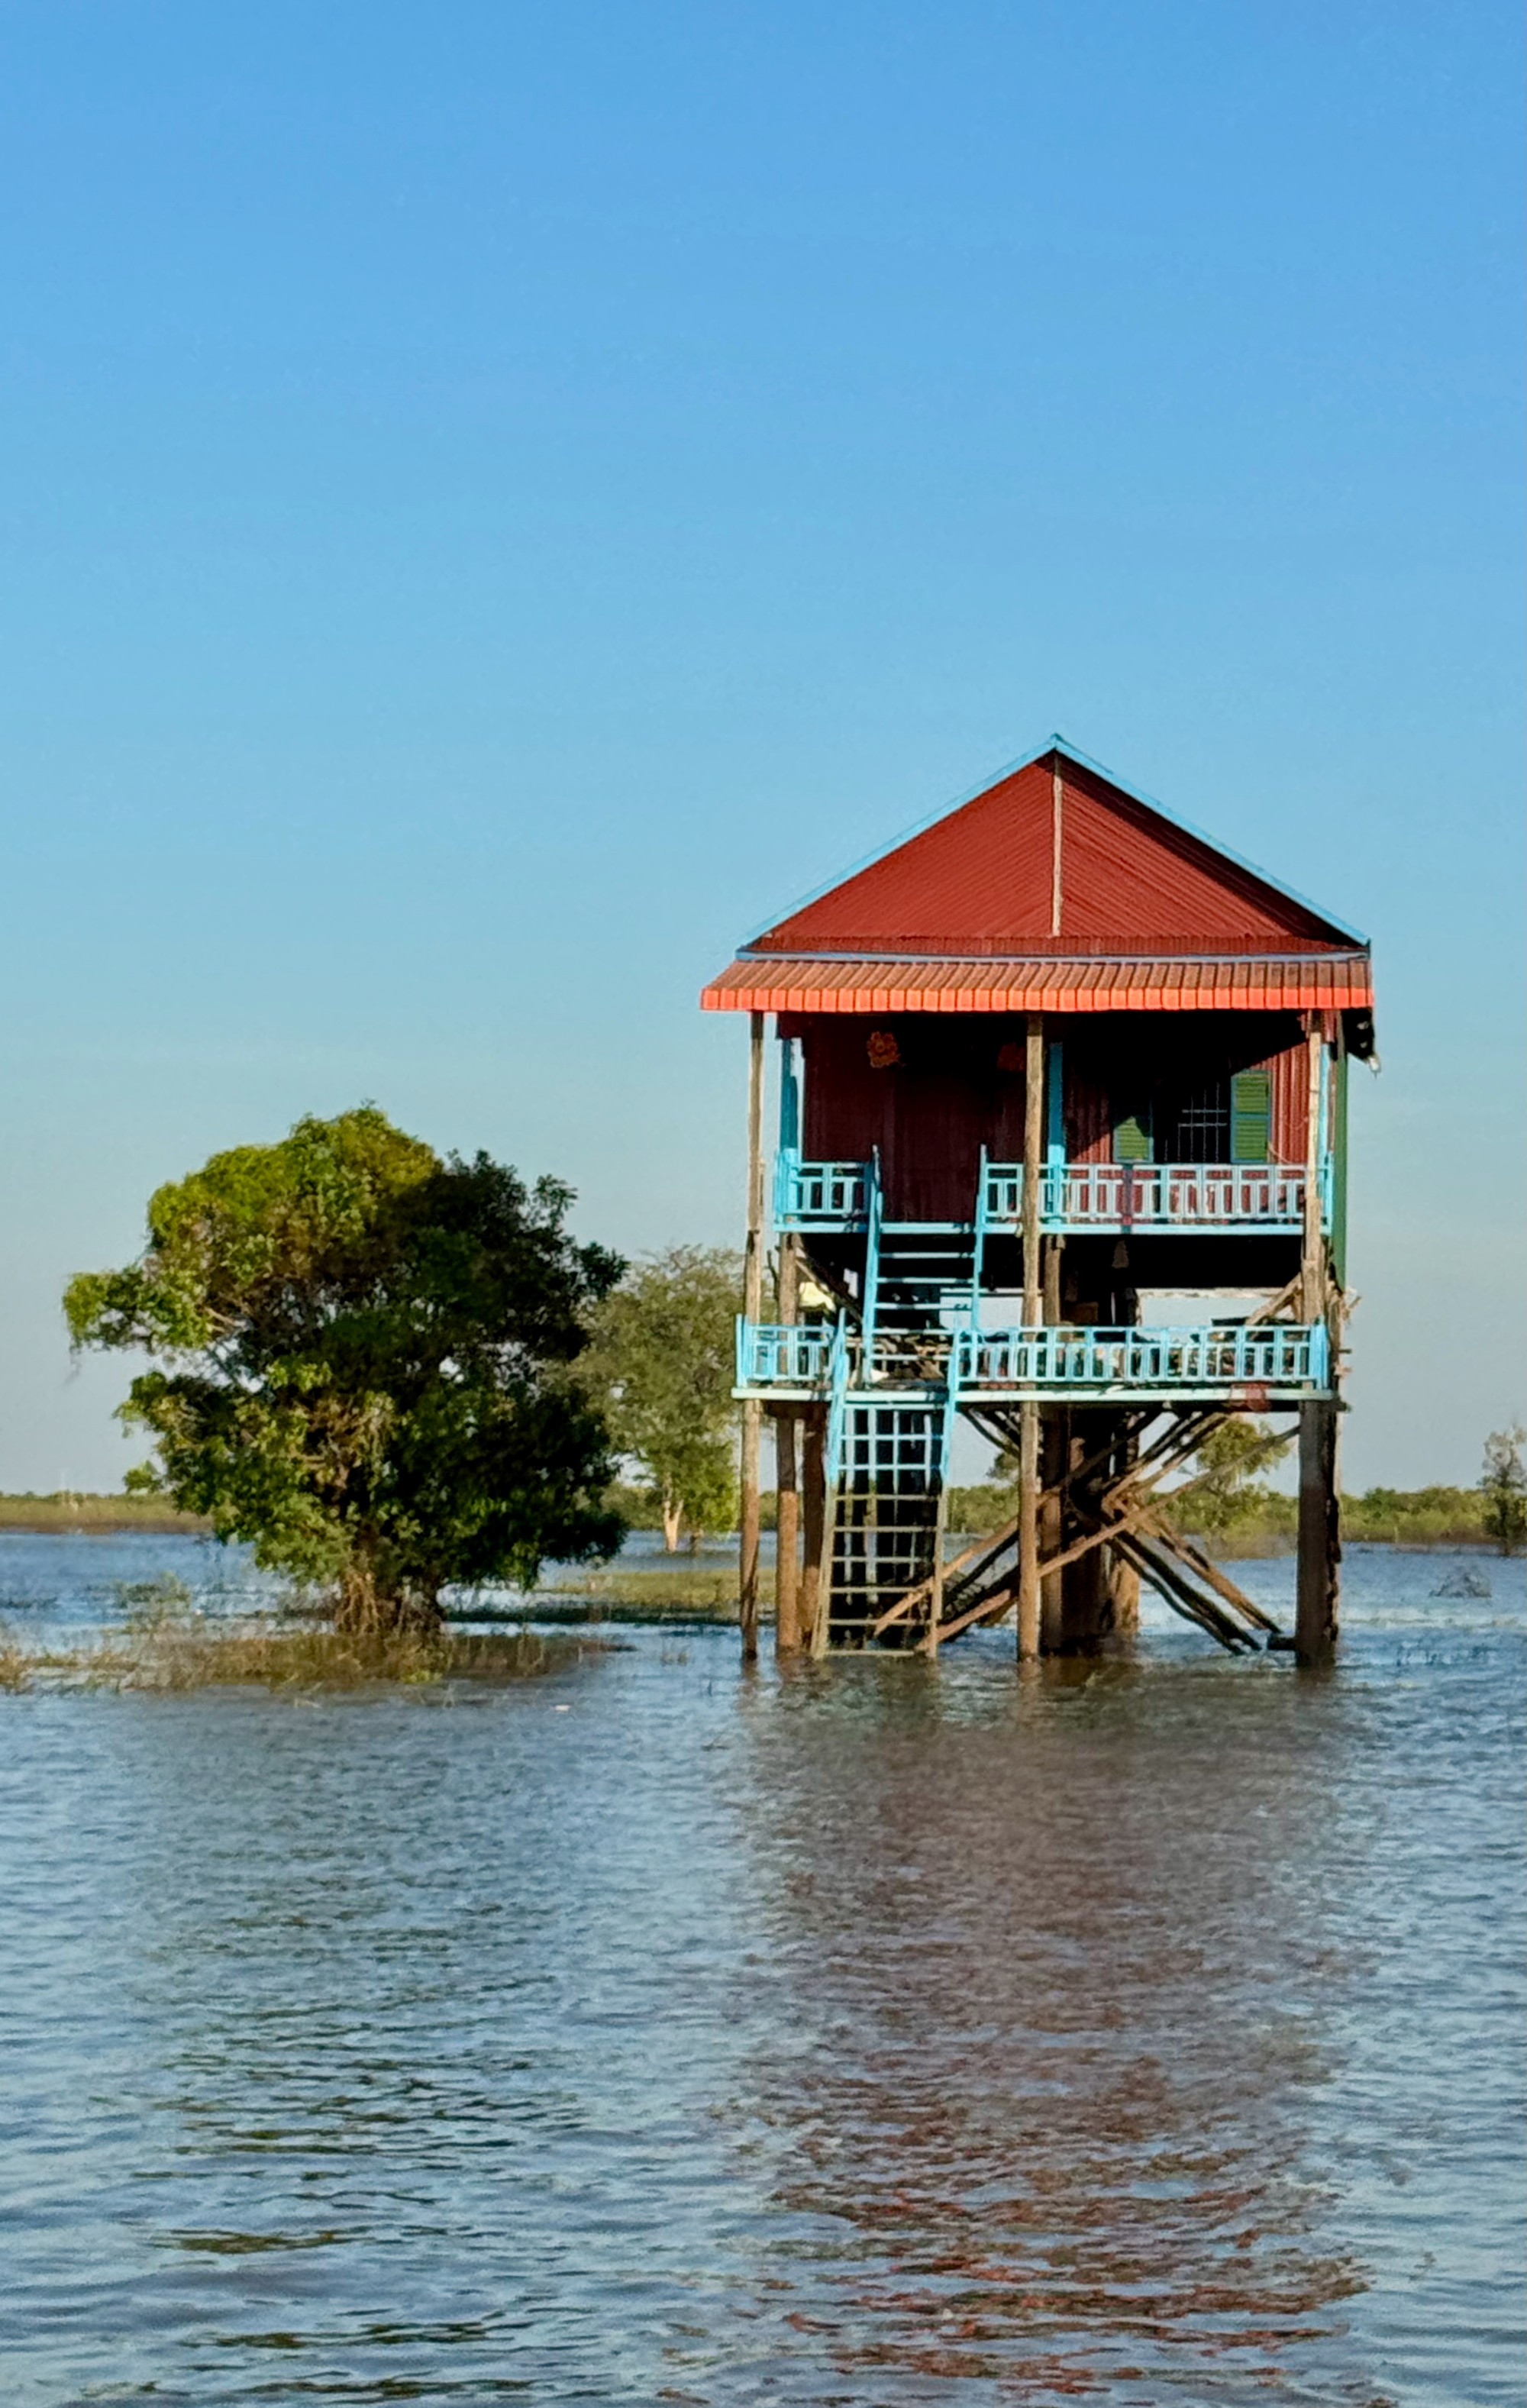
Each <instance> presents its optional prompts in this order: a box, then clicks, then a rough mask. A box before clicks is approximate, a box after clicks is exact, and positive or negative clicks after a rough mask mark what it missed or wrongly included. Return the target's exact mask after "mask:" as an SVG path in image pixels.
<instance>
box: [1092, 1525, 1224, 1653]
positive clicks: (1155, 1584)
mask: <svg viewBox="0 0 1527 2408" xmlns="http://www.w3.org/2000/svg"><path fill="white" fill-rule="evenodd" d="M1117 1543H1118V1545H1119V1547H1120V1549H1121V1551H1122V1552H1123V1553H1124V1554H1125V1555H1127V1556H1128V1557H1129V1559H1130V1561H1131V1563H1132V1564H1133V1565H1134V1567H1135V1570H1137V1571H1138V1572H1139V1574H1140V1576H1141V1578H1142V1580H1147V1581H1149V1583H1150V1584H1151V1586H1152V1588H1154V1589H1155V1590H1156V1591H1157V1593H1158V1595H1159V1596H1160V1597H1162V1598H1165V1600H1166V1602H1167V1604H1168V1605H1170V1606H1171V1607H1172V1609H1173V1611H1174V1613H1180V1614H1181V1615H1182V1617H1183V1619H1184V1621H1186V1622H1193V1623H1196V1624H1197V1625H1198V1627H1199V1628H1200V1629H1201V1630H1206V1631H1208V1633H1209V1635H1210V1637H1211V1638H1214V1639H1217V1640H1218V1641H1219V1644H1220V1645H1221V1647H1223V1648H1224V1649H1225V1650H1226V1652H1227V1654H1229V1655H1232V1656H1240V1655H1247V1654H1250V1653H1251V1652H1252V1651H1253V1650H1254V1649H1255V1648H1256V1645H1257V1641H1255V1639H1253V1638H1252V1636H1251V1634H1250V1632H1249V1631H1246V1630H1242V1629H1240V1628H1239V1627H1237V1625H1236V1624H1235V1623H1233V1622H1232V1620H1231V1618H1230V1616H1229V1614H1228V1613H1224V1612H1222V1610H1221V1609H1220V1608H1219V1607H1218V1606H1217V1605H1216V1604H1215V1603H1214V1602H1213V1600H1212V1599H1211V1598H1206V1597H1201V1596H1200V1595H1199V1593H1198V1591H1197V1590H1196V1589H1195V1588H1193V1586H1192V1585H1191V1584H1190V1583H1189V1582H1188V1581H1187V1580H1185V1579H1184V1578H1183V1576H1182V1574H1181V1573H1180V1572H1179V1571H1178V1570H1176V1568H1175V1567H1174V1565H1173V1564H1171V1563H1169V1562H1163V1561H1162V1559H1161V1557H1160V1555H1158V1554H1157V1553H1156V1552H1155V1550H1154V1548H1152V1547H1151V1546H1150V1545H1149V1544H1148V1543H1147V1542H1146V1541H1145V1540H1143V1539H1142V1538H1140V1537H1139V1536H1138V1535H1137V1534H1136V1533H1135V1532H1133V1531H1131V1533H1130V1534H1129V1536H1128V1537H1125V1538H1121V1539H1120V1540H1119V1541H1118V1542H1117Z"/></svg>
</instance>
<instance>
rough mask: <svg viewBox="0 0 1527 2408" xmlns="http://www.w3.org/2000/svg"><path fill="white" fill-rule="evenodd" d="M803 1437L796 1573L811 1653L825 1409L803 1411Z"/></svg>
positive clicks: (817, 1595) (823, 1490) (822, 1514)
mask: <svg viewBox="0 0 1527 2408" xmlns="http://www.w3.org/2000/svg"><path fill="white" fill-rule="evenodd" d="M804 1418H805V1429H804V1433H803V1435H804V1441H805V1443H804V1445H803V1447H802V1449H801V1454H802V1457H803V1460H802V1463H801V1474H800V1476H801V1484H802V1491H803V1493H802V1497H801V1517H800V1518H801V1533H800V1535H801V1551H802V1553H803V1555H804V1556H805V1563H804V1565H803V1567H802V1569H801V1575H800V1620H801V1624H802V1627H803V1629H804V1634H805V1640H806V1644H807V1646H808V1647H809V1648H810V1649H811V1651H812V1654H813V1655H816V1654H817V1653H818V1652H819V1651H818V1648H817V1645H816V1623H817V1613H818V1607H819V1604H820V1599H821V1593H822V1526H823V1523H824V1522H825V1520H826V1518H827V1516H826V1511H825V1508H826V1504H827V1476H826V1466H827V1412H826V1409H825V1408H824V1407H822V1406H820V1405H817V1406H814V1407H813V1408H812V1410H811V1411H810V1412H808V1413H807V1414H806V1415H805V1417H804Z"/></svg>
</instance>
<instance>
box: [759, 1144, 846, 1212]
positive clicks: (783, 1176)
mask: <svg viewBox="0 0 1527 2408" xmlns="http://www.w3.org/2000/svg"><path fill="white" fill-rule="evenodd" d="M869 1207H870V1165H869V1164H868V1163H867V1162H802V1160H801V1158H800V1154H799V1153H798V1152H797V1151H796V1150H795V1149H794V1148H793V1147H790V1146H782V1147H781V1149H780V1152H779V1154H778V1155H777V1157H776V1159H775V1163H774V1222H775V1226H776V1227H778V1228H781V1229H862V1228H863V1226H864V1225H865V1220H866V1218H867V1216H868V1212H869Z"/></svg>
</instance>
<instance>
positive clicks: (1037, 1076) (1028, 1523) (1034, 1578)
mask: <svg viewBox="0 0 1527 2408" xmlns="http://www.w3.org/2000/svg"><path fill="white" fill-rule="evenodd" d="M1043 1171H1044V1017H1043V1015H1042V1014H1041V1013H1039V1012H1037V1011H1031V1012H1030V1014H1029V1027H1028V1041H1027V1046H1026V1050H1025V1061H1024V1100H1023V1323H1024V1327H1025V1328H1026V1329H1032V1328H1035V1327H1037V1326H1038V1323H1039V1312H1040V1278H1041V1265H1040V1255H1039V1239H1040V1228H1039V1202H1040V1180H1041V1177H1042V1175H1043ZM1018 1513H1019V1517H1020V1518H1019V1523H1018V1632H1017V1639H1018V1656H1019V1658H1020V1660H1022V1661H1023V1662H1026V1663H1031V1662H1033V1661H1034V1660H1035V1659H1036V1658H1037V1656H1038V1655H1039V1640H1040V1588H1039V1407H1038V1405H1037V1404H1033V1403H1025V1404H1023V1405H1021V1406H1020V1407H1019V1409H1018Z"/></svg>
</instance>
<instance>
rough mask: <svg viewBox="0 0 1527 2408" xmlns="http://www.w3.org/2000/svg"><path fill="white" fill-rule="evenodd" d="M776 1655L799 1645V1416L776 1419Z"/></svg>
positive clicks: (779, 1415)
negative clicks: (797, 1423)
mask: <svg viewBox="0 0 1527 2408" xmlns="http://www.w3.org/2000/svg"><path fill="white" fill-rule="evenodd" d="M774 1496H775V1500H776V1521H775V1535H774V1653H775V1655H776V1656H793V1655H794V1654H795V1653H796V1650H797V1649H798V1648H799V1646H800V1488H799V1487H798V1486H797V1483H796V1417H795V1415H794V1413H792V1412H779V1413H776V1414H775V1416H774Z"/></svg>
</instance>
